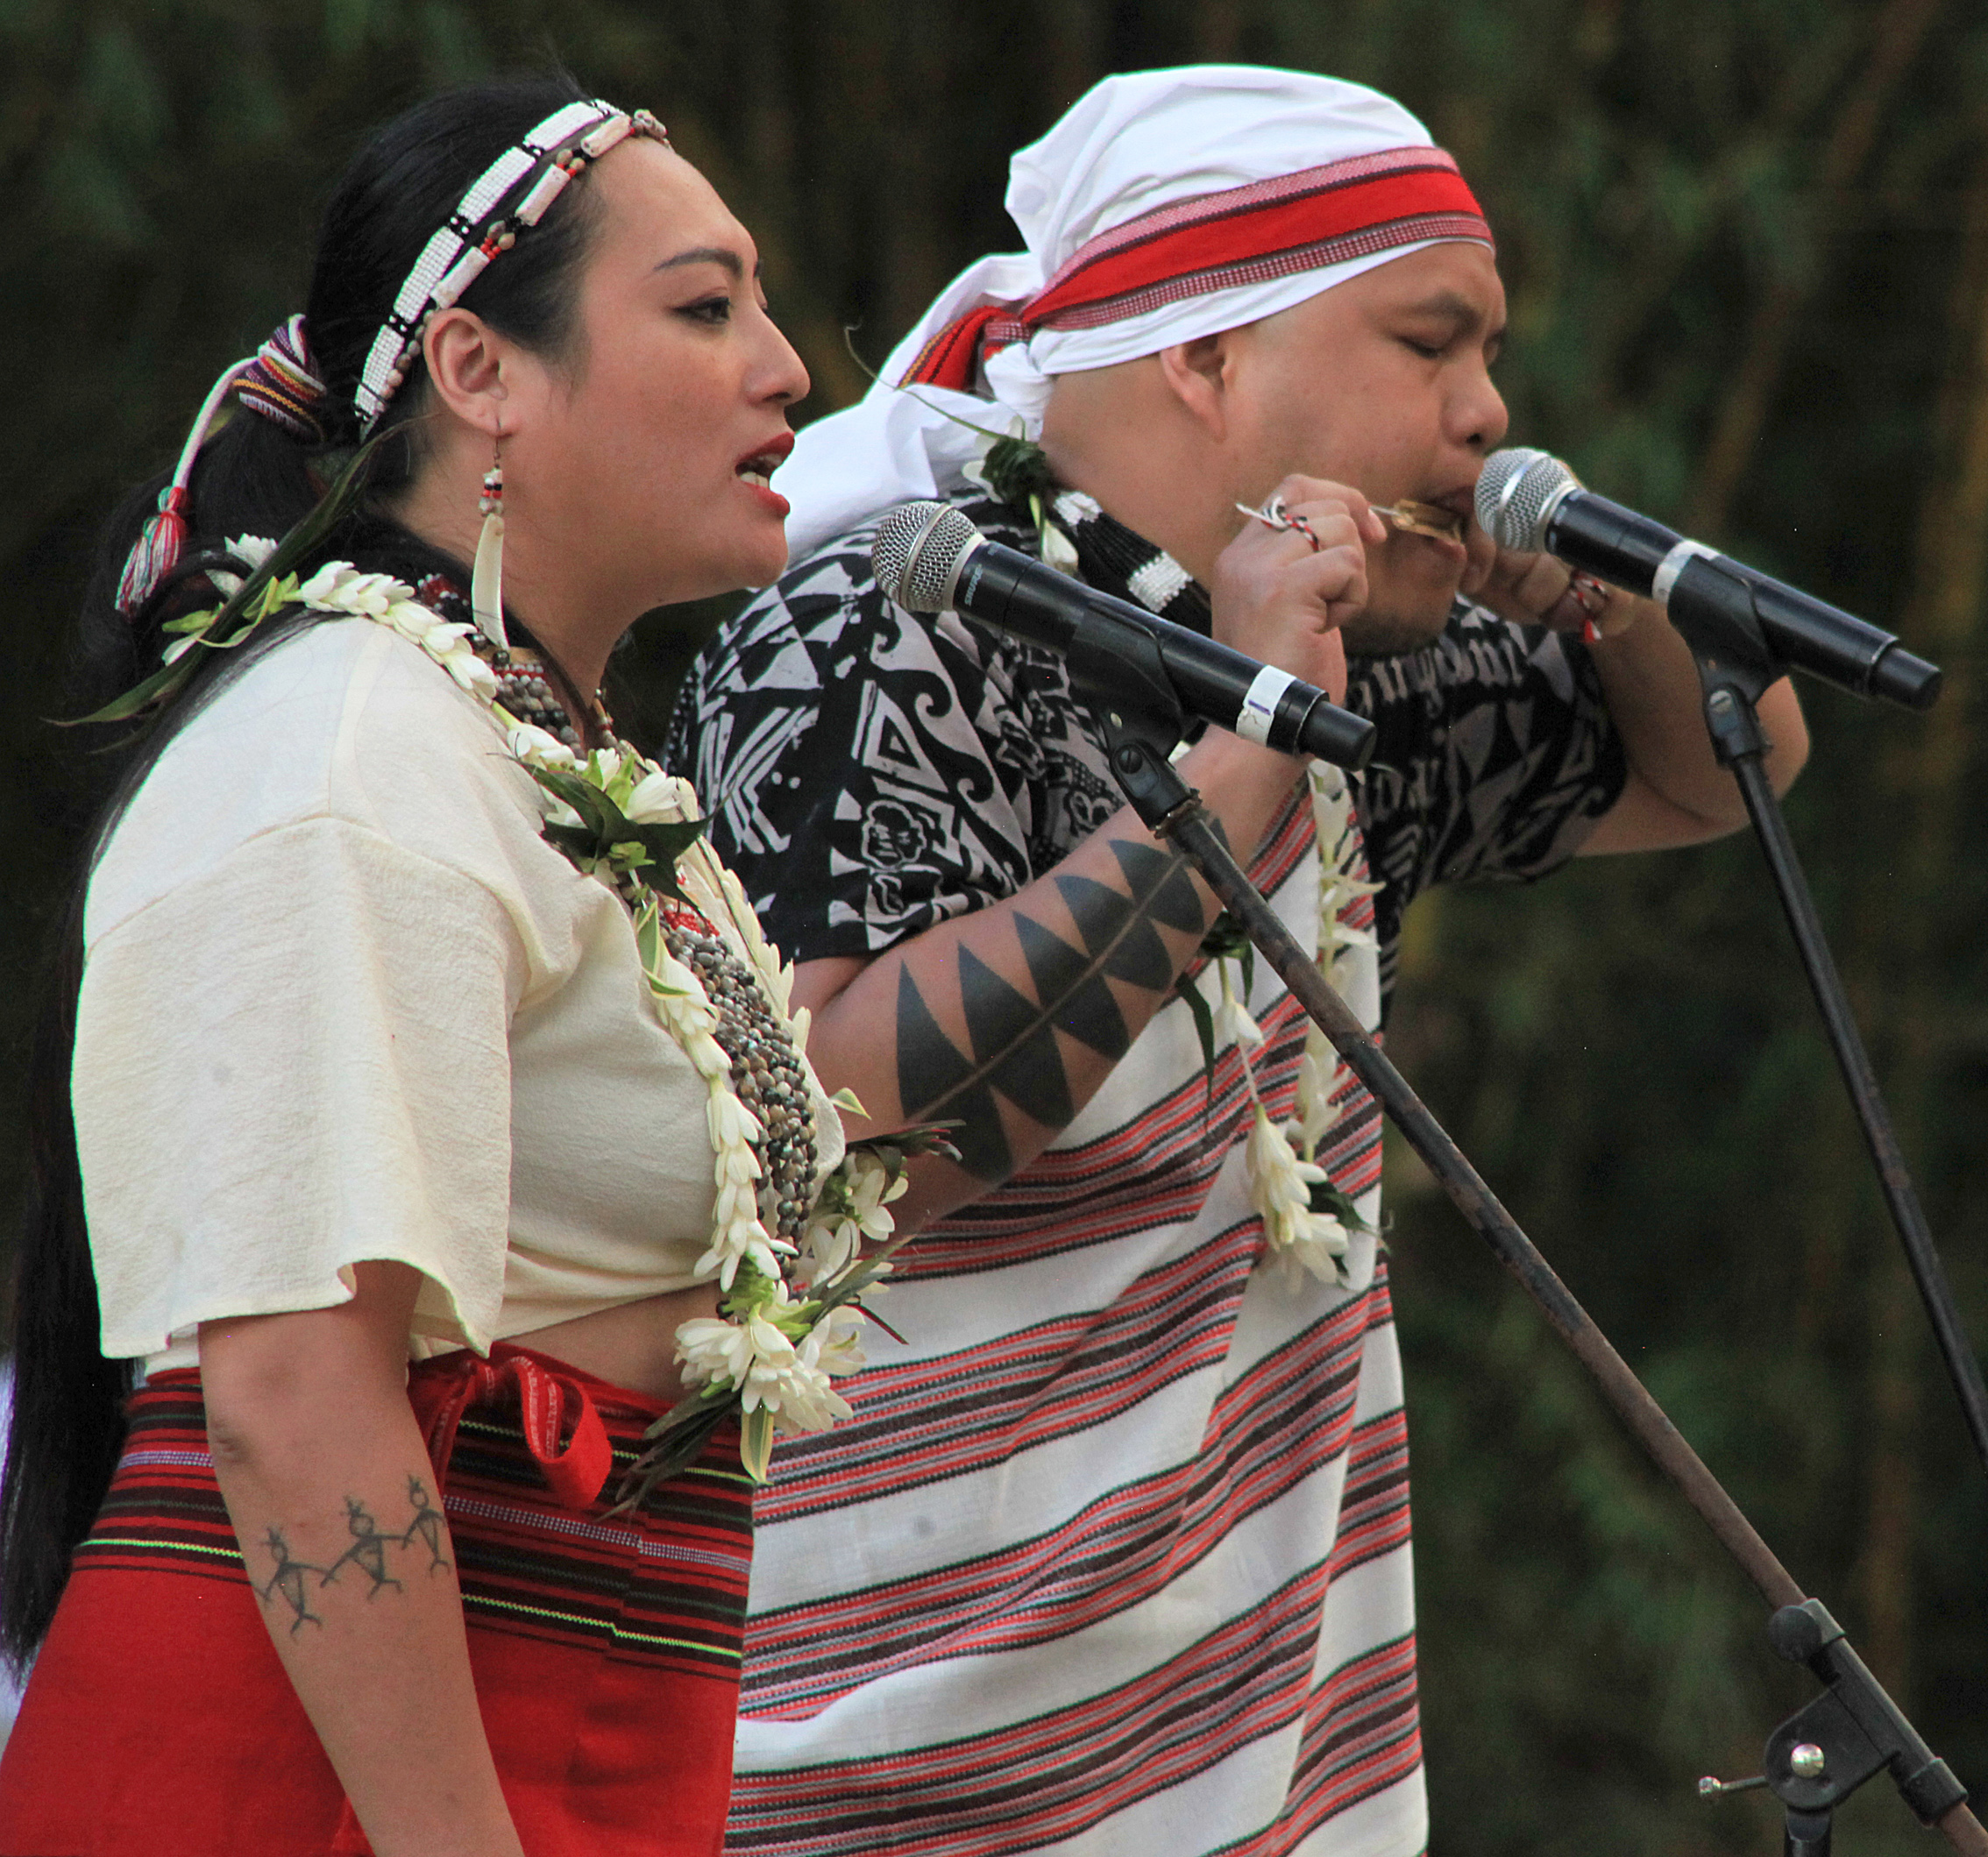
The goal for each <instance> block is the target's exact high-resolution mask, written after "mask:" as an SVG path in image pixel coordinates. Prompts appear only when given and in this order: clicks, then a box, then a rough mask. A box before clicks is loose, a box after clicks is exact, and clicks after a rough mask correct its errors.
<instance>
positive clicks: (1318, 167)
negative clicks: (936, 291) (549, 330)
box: [779, 65, 1491, 558]
mask: <svg viewBox="0 0 1988 1857" xmlns="http://www.w3.org/2000/svg"><path fill="white" fill-rule="evenodd" d="M1007 204H1008V212H1009V214H1010V216H1012V218H1013V220H1014V222H1015V223H1016V225H1017V226H1018V227H1019V228H1020V230H1021V235H1022V238H1023V240H1024V242H1025V243H1026V245H1027V248H1028V249H1027V250H1026V252H1012V253H1006V254H1004V255H1001V256H998V257H990V258H983V259H980V260H979V261H978V262H977V263H976V264H973V265H969V266H968V267H967V268H966V269H965V270H964V271H962V273H960V275H959V276H958V277H956V278H955V279H954V280H953V281H952V282H951V283H950V284H948V286H947V287H946V288H945V290H943V291H942V292H941V294H940V296H939V299H938V301H936V302H934V304H933V305H932V307H931V308H929V309H928V310H927V311H926V313H925V315H924V316H923V317H922V318H921V319H920V321H919V324H918V326H917V327H916V328H915V329H913V330H912V332H911V333H910V334H909V335H908V336H906V337H905V339H904V340H903V341H902V342H900V343H899V344H898V346H897V347H896V349H895V350H893V351H892V352H891V358H890V359H889V360H888V361H886V362H885V363H884V369H883V374H882V378H881V379H880V380H879V382H878V383H877V385H875V386H872V387H871V388H870V392H869V393H867V394H865V395H864V397H863V400H860V401H859V402H858V403H857V404H856V405H855V406H853V407H850V408H848V409H847V410H846V411H844V412H841V413H836V414H833V415H830V416H829V417H828V418H827V419H823V420H820V421H818V422H816V423H815V424H813V425H812V426H810V427H808V428H807V429H806V430H804V431H803V432H802V433H801V435H800V437H799V443H797V444H796V446H795V448H794V451H793V455H792V457H791V458H790V459H789V460H788V462H787V464H785V467H784V468H783V469H782V470H781V472H780V477H779V487H780V490H781V493H783V494H784V495H785V497H787V499H788V500H790V501H791V502H792V505H793V514H792V517H791V518H790V520H789V521H788V524H787V538H788V545H789V548H790V549H791V551H792V554H793V556H795V557H796V558H798V557H799V556H801V555H804V554H806V553H807V552H808V551H809V550H810V549H814V548H816V547H819V546H820V544H821V543H822V542H826V541H827V540H829V539H830V538H832V537H833V536H834V535H839V534H841V533H842V532H843V531H844V530H846V529H848V528H855V527H856V526H857V525H858V524H859V523H861V522H863V521H866V520H867V519H868V518H870V516H873V515H875V514H877V512H878V511H879V510H882V509H886V508H888V507H891V505H892V504H895V503H901V502H903V501H905V500H906V499H908V498H912V497H930V496H944V495H946V494H947V493H948V492H950V491H952V490H954V489H956V488H957V487H958V486H959V485H960V484H961V483H962V481H963V479H962V471H963V469H964V467H965V466H966V465H967V464H970V463H971V462H973V460H974V459H976V457H979V456H980V454H981V453H982V452H983V450H985V449H986V444H987V441H986V439H985V438H984V437H983V436H981V433H979V432H977V431H975V430H973V429H970V428H972V427H980V428H983V429H986V430H990V431H992V432H995V433H997V434H1002V433H1006V432H1007V431H1009V430H1010V429H1012V428H1013V427H1014V425H1015V423H1016V422H1018V421H1019V422H1020V426H1021V429H1022V430H1023V431H1024V432H1026V435H1027V436H1029V437H1031V438H1033V437H1035V436H1038V435H1039V434H1040V431H1041V429H1042V412H1043V408H1044V407H1045V406H1047V403H1048V399H1049V386H1050V381H1051V379H1053V377H1054V376H1055V375H1057V374H1068V373H1076V372H1081V371H1083V370H1084V369H1086V368H1094V367H1109V366H1111V365H1112V364H1113V363H1115V362H1119V361H1131V360H1134V359H1136V358H1139V357H1140V356H1141V355H1150V354H1155V353H1157V352H1158V351H1160V350H1161V349H1163V348H1168V347H1170V346H1172V345H1173V344H1176V343H1180V342H1190V341H1193V340H1194V339H1195V338H1196V337H1200V336H1206V335H1214V334H1216V333H1218V331H1220V330H1225V329H1236V328H1240V327H1241V326H1242V325H1243V324H1245V323H1247V322H1257V321H1260V319H1261V318H1263V317H1264V316H1267V315H1275V314H1276V313H1277V312H1278V311H1279V310H1281V309H1289V308H1290V307H1291V306H1292V305H1293V304H1296V303H1302V302H1303V301H1305V300H1306V299H1307V298H1308V297H1312V296H1316V295H1317V294H1318V293H1319V292H1320V291H1321V290H1329V289H1331V287H1332V286H1333V285H1334V284H1338V283H1344V282H1345V280H1347V279H1348V278H1352V277H1357V276H1359V275H1360V273H1361V272H1363V271H1368V270H1371V269H1373V267H1374V266H1376V265H1381V264H1386V263H1387V262H1388V260H1389V259H1395V258H1402V257H1404V256H1406V255H1407V254H1408V253H1409V252H1416V251H1420V250H1421V249H1422V248H1423V247H1424V245H1434V244H1437V243H1438V242H1440V241H1442V240H1445V239H1459V238H1462V239H1473V240H1476V241H1478V242H1480V243H1482V244H1485V245H1488V244H1490V242H1491V234H1490V229H1489V228H1488V227H1487V225H1486V224H1485V223H1484V217H1483V215H1482V213H1481V212H1480V209H1479V208H1478V205H1477V202H1475V200H1473V198H1472V197H1471V194H1470V190H1469V188H1467V187H1466V185H1465V184H1464V181H1463V180H1462V177H1461V176H1460V175H1459V174H1458V173H1457V170H1456V164H1455V163H1454V162H1453V161H1452V159H1450V157H1449V156H1448V155H1446V154H1445V153H1444V152H1442V151H1441V150H1440V149H1438V148H1437V147H1435V146H1434V145H1433V144H1432V143H1431V140H1430V137H1429V131H1427V130H1426V129H1424V127H1423V126H1422V124H1420V123H1419V122H1417V121H1416V118H1415V117H1412V116H1410V115H1409V112H1408V111H1407V110H1403V109H1402V106H1401V105H1400V104H1399V103H1395V102H1394V101H1393V100H1392V99H1391V98H1388V97H1385V96H1381V94H1380V92H1379V91H1377V90H1369V89H1367V88H1366V87H1365V86H1364V85H1361V84H1350V83H1346V82H1342V81H1341V80H1340V79H1338V78H1332V77H1318V76H1315V75H1312V74H1310V73H1306V72H1301V71H1273V70H1266V69H1264V68H1262V67H1258V66H1253V65H1190V66H1187V67H1182V68H1180V69H1177V70H1169V71H1139V72H1133V73H1132V74H1128V75H1125V76H1121V77H1108V78H1106V79H1105V80H1104V82H1102V83H1100V84H1097V85H1096V86H1094V87H1093V88H1092V89H1090V90H1089V91H1087V92H1086V93H1085V94H1084V96H1083V97H1082V98H1080V99H1079V100H1078V102H1077V103H1076V104H1075V105H1074V106H1073V107H1072V109H1071V110H1070V111H1069V114H1068V115H1066V116H1065V117H1063V118H1062V120H1061V122H1059V123H1058V124H1056V125H1055V127H1054V128H1053V129H1052V130H1051V131H1049V132H1048V134H1047V135H1046V136H1044V137H1043V138H1042V139H1041V140H1040V141H1039V142H1035V143H1032V144H1031V145H1029V146H1028V147H1026V148H1025V149H1023V150H1021V151H1020V152H1019V153H1018V154H1017V155H1016V156H1015V158H1014V160H1013V161H1012V164H1011V165H1010V167H1009V178H1008V201H1007ZM906 384H908V385H909V386H910V391H909V392H904V391H900V390H899V389H900V387H901V386H905V385H906ZM948 415H952V416H951V417H948ZM960 421H965V422H968V423H967V424H962V423H959V422H960Z"/></svg>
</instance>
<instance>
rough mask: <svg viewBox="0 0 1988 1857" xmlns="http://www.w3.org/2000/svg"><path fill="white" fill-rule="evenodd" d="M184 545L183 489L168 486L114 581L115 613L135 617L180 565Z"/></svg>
mask: <svg viewBox="0 0 1988 1857" xmlns="http://www.w3.org/2000/svg"><path fill="white" fill-rule="evenodd" d="M186 545H187V493H186V489H185V486H182V485H179V484H168V485H167V486H166V488H165V489H164V490H163V491H161V492H160V496H159V507H158V509H157V510H156V511H154V512H153V514H151V515H149V516H147V517H146V519H145V527H144V528H141V529H140V530H139V531H138V541H137V542H136V544H135V545H134V546H133V547H132V549H131V553H130V554H128V555H127V556H124V572H123V573H122V574H120V575H119V576H118V577H117V610H118V611H119V612H120V613H135V612H136V611H137V610H138V607H140V606H143V605H144V604H145V603H146V600H148V599H151V598H152V594H153V589H154V588H155V587H157V586H158V585H159V583H160V581H161V580H163V579H164V578H166V577H167V575H168V574H169V573H171V572H172V571H173V570H174V567H175V566H177V565H178V564H179V559H180V555H181V550H182V549H184V548H185V547H186Z"/></svg>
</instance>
